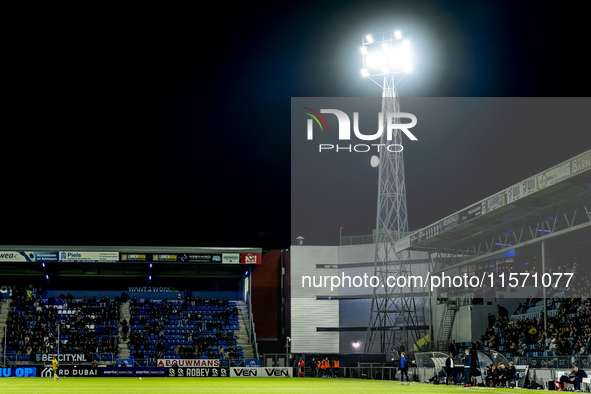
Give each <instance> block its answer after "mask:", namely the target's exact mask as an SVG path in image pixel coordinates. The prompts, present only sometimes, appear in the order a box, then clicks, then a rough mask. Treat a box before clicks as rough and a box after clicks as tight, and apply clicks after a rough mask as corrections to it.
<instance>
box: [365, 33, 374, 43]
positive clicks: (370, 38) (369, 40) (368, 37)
mask: <svg viewBox="0 0 591 394" xmlns="http://www.w3.org/2000/svg"><path fill="white" fill-rule="evenodd" d="M365 39H366V40H367V42H369V43H370V44H373V37H372V36H371V34H368V35H366V36H365Z"/></svg>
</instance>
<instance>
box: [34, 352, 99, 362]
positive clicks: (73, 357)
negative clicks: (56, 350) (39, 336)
mask: <svg viewBox="0 0 591 394" xmlns="http://www.w3.org/2000/svg"><path fill="white" fill-rule="evenodd" d="M53 356H55V357H56V358H57V361H58V362H65V363H75V362H83V363H85V362H89V360H87V359H86V354H63V353H62V354H36V355H35V361H37V362H38V363H40V362H41V363H50V362H51V360H52V359H53Z"/></svg>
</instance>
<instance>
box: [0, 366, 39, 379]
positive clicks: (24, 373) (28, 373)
mask: <svg viewBox="0 0 591 394" xmlns="http://www.w3.org/2000/svg"><path fill="white" fill-rule="evenodd" d="M36 376H37V367H21V368H0V378H34V377H36Z"/></svg>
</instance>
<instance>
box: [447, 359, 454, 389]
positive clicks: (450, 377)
mask: <svg viewBox="0 0 591 394" xmlns="http://www.w3.org/2000/svg"><path fill="white" fill-rule="evenodd" d="M454 367H455V365H454V355H453V354H452V353H450V354H449V357H448V358H447V359H446V360H445V373H447V377H446V378H445V384H446V385H447V384H449V382H450V381H453V380H454Z"/></svg>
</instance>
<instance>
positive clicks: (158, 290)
mask: <svg viewBox="0 0 591 394" xmlns="http://www.w3.org/2000/svg"><path fill="white" fill-rule="evenodd" d="M127 291H129V292H130V293H138V292H147V293H170V292H172V293H177V292H178V288H176V287H154V286H143V287H134V286H129V287H128V288H127Z"/></svg>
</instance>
